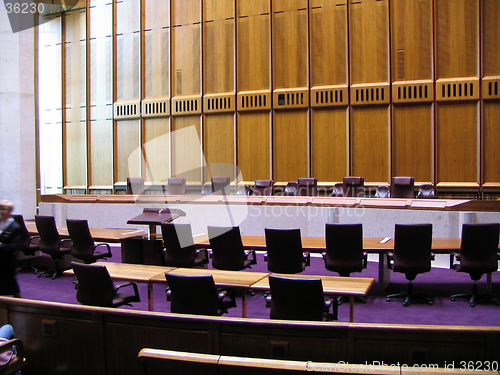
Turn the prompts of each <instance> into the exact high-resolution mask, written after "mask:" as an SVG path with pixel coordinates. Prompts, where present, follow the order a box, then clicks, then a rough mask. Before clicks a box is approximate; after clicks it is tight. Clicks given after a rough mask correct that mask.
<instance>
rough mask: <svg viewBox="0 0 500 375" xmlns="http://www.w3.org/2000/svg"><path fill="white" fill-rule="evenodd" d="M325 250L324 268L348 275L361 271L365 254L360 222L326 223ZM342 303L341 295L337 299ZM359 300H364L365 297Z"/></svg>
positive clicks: (364, 265) (365, 259)
mask: <svg viewBox="0 0 500 375" xmlns="http://www.w3.org/2000/svg"><path fill="white" fill-rule="evenodd" d="M325 239H326V252H325V253H323V259H324V261H325V268H326V269H327V270H329V271H333V272H337V273H338V274H339V276H343V277H349V276H350V275H351V273H352V272H361V271H363V269H365V268H366V266H367V260H368V259H367V258H368V257H367V254H366V252H364V251H363V225H362V224H326V226H325ZM337 300H338V303H339V304H341V303H342V296H340V297H339V298H338V299H337ZM359 300H360V301H362V302H366V299H365V298H362V297H359Z"/></svg>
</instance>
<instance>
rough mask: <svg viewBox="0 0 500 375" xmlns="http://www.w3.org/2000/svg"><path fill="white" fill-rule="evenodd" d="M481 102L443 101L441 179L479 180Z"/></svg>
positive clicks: (439, 145)
mask: <svg viewBox="0 0 500 375" xmlns="http://www.w3.org/2000/svg"><path fill="white" fill-rule="evenodd" d="M477 117H478V105H477V103H467V104H464V103H461V104H460V105H452V104H451V105H450V104H439V105H438V111H437V166H436V167H437V182H438V183H439V182H478V183H479V180H478V177H479V173H478V171H479V159H478V143H477V141H478V128H477Z"/></svg>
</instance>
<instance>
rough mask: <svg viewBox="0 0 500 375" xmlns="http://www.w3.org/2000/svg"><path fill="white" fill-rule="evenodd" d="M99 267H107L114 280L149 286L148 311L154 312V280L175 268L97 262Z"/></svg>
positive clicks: (69, 272) (70, 273)
mask: <svg viewBox="0 0 500 375" xmlns="http://www.w3.org/2000/svg"><path fill="white" fill-rule="evenodd" d="M95 264H97V265H99V266H106V269H107V270H108V272H109V276H111V279H112V280H115V281H120V280H121V281H133V282H136V283H147V284H148V310H149V311H154V305H153V279H155V280H156V278H160V277H163V279H165V272H170V271H172V270H173V269H175V267H164V266H150V265H144V264H130V263H114V262H97V263H95ZM64 274H65V275H73V270H72V269H69V270H67V271H64Z"/></svg>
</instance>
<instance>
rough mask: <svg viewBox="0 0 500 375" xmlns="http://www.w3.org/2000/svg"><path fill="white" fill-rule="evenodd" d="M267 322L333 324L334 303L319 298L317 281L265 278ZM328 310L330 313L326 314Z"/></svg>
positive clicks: (319, 282) (319, 290)
mask: <svg viewBox="0 0 500 375" xmlns="http://www.w3.org/2000/svg"><path fill="white" fill-rule="evenodd" d="M269 287H270V289H271V295H270V296H268V297H267V305H270V307H271V312H270V318H271V319H284V320H311V321H323V320H327V321H328V320H337V311H338V306H337V300H336V299H335V298H327V299H325V297H324V296H323V284H322V282H321V279H315V278H310V279H309V278H292V277H282V276H276V275H269ZM330 307H332V313H330Z"/></svg>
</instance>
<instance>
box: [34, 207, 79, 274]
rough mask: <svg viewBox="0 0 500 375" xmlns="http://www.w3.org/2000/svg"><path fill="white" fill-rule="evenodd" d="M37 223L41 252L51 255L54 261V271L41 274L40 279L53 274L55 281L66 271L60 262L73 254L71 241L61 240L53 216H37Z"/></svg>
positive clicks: (50, 270)
mask: <svg viewBox="0 0 500 375" xmlns="http://www.w3.org/2000/svg"><path fill="white" fill-rule="evenodd" d="M35 223H36V228H37V230H38V234H39V235H40V243H39V246H40V251H41V252H43V253H45V254H47V255H50V257H51V258H52V259H53V260H54V269H49V270H47V271H44V272H41V273H39V274H38V277H41V276H42V275H45V274H51V275H52V280H54V279H55V278H56V277H57V276H58V275H60V274H61V273H62V272H63V271H64V269H62V268H61V267H60V261H61V260H62V259H63V258H64V257H65V256H66V255H68V254H70V253H71V240H63V239H61V237H60V236H59V231H58V230H57V226H56V221H55V219H54V217H53V216H42V215H35Z"/></svg>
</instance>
